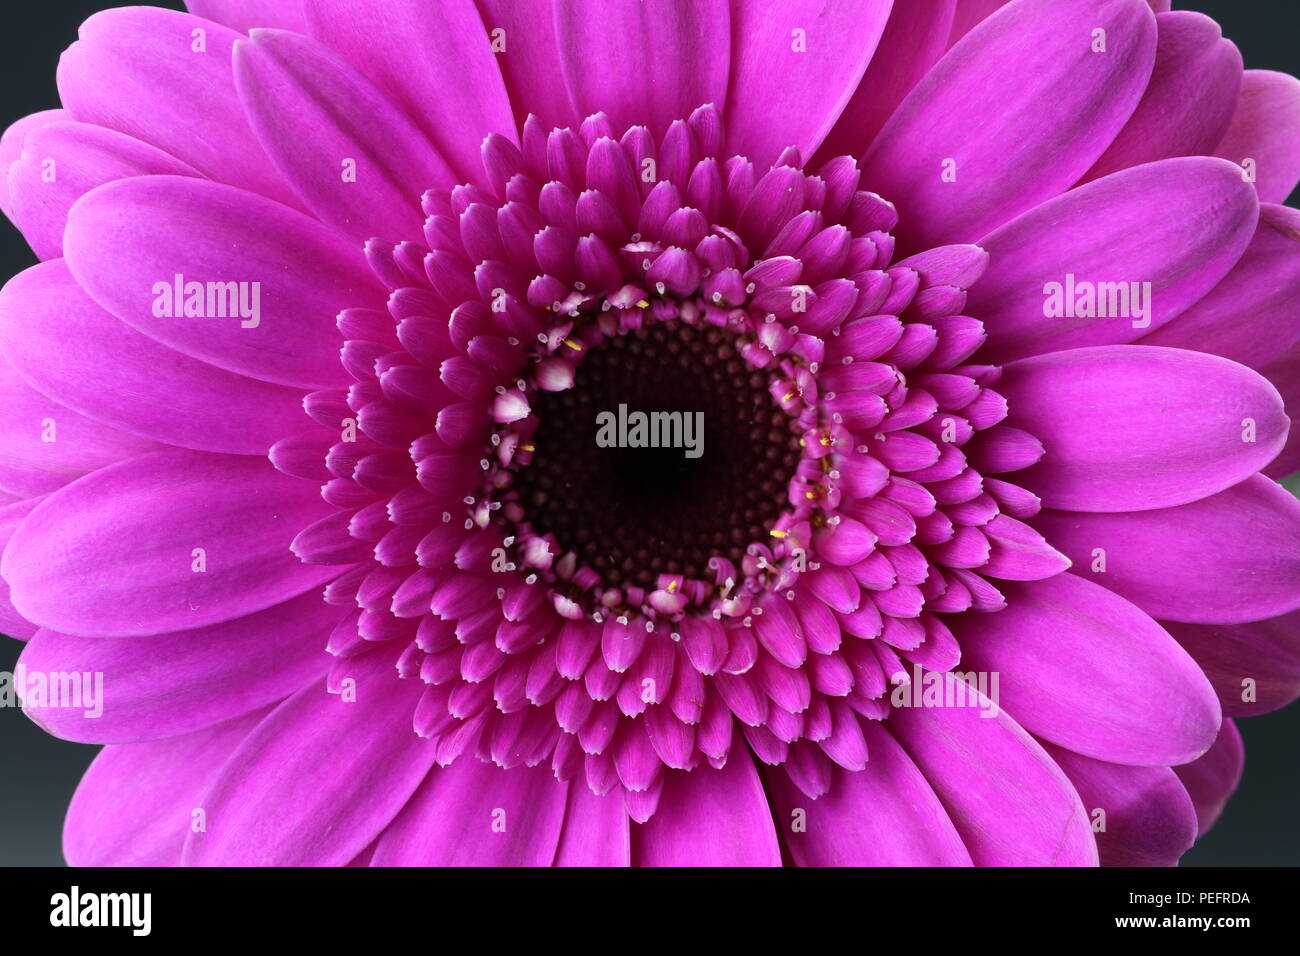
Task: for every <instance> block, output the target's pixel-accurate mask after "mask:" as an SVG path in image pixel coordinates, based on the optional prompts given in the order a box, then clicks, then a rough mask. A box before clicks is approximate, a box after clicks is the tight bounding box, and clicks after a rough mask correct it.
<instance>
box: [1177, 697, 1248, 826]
mask: <svg viewBox="0 0 1300 956" xmlns="http://www.w3.org/2000/svg"><path fill="white" fill-rule="evenodd" d="M1245 762H1246V750H1245V747H1244V746H1243V745H1242V742H1241V733H1240V732H1239V731H1238V730H1237V725H1236V723H1234V722H1233V721H1231V720H1225V721H1224V722H1223V729H1222V730H1221V731H1219V737H1218V739H1217V740H1216V741H1215V742H1214V746H1213V747H1211V748H1210V749H1209V750H1208V751H1206V753H1205V755H1204V756H1203V757H1201V759H1200V760H1196V761H1193V762H1192V763H1189V764H1185V765H1183V766H1181V767H1174V768H1173V769H1174V773H1176V774H1178V779H1179V780H1181V781H1182V782H1183V786H1184V787H1186V788H1187V793H1188V795H1190V796H1191V798H1192V803H1193V804H1194V805H1195V806H1196V819H1197V820H1198V821H1199V824H1200V826H1199V832H1198V834H1197V835H1198V836H1201V835H1204V833H1205V831H1206V830H1208V829H1210V827H1212V826H1214V823H1215V821H1216V820H1218V819H1219V814H1220V813H1222V812H1223V808H1224V806H1225V805H1226V804H1227V802H1228V797H1230V796H1232V791H1234V790H1236V789H1237V784H1238V783H1240V782H1241V770H1242V767H1243V766H1244V764H1245Z"/></svg>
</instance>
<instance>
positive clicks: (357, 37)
mask: <svg viewBox="0 0 1300 956" xmlns="http://www.w3.org/2000/svg"><path fill="white" fill-rule="evenodd" d="M307 19H308V20H309V21H310V23H311V32H312V36H314V37H316V38H317V39H319V40H322V41H323V42H325V43H326V44H328V45H329V46H330V47H332V48H333V49H334V50H336V51H337V52H338V53H339V54H341V55H342V57H343V58H344V59H345V60H347V61H348V62H349V63H351V64H352V65H353V66H354V67H356V68H357V69H358V70H360V71H361V72H362V73H364V74H365V75H366V76H367V77H368V78H369V79H370V80H371V81H372V82H373V83H374V84H375V85H376V86H377V87H379V89H380V90H381V91H383V93H385V94H386V95H387V97H388V98H389V99H390V100H391V101H392V102H393V103H394V104H396V105H397V106H398V107H399V108H400V109H402V110H403V111H404V112H405V113H406V115H407V116H409V117H410V118H411V119H412V120H414V121H415V123H416V125H417V126H419V127H420V128H421V129H422V130H423V131H424V133H425V135H426V136H428V137H429V140H430V141H431V142H432V143H433V144H434V145H435V146H436V148H437V151H438V153H439V154H441V156H442V157H443V158H445V159H446V161H447V163H448V164H449V165H450V166H451V168H452V169H453V170H455V174H456V177H457V181H458V182H479V181H481V180H482V178H483V166H482V163H481V162H480V160H479V147H480V146H481V145H482V143H483V137H485V136H487V134H488V133H500V134H502V135H504V136H506V137H507V138H509V139H510V140H511V141H515V123H514V117H513V115H512V114H511V111H510V100H509V99H508V98H507V97H506V88H505V84H504V82H503V81H502V79H501V70H500V68H499V67H498V65H497V64H498V63H499V61H500V56H501V55H498V54H494V53H493V52H492V46H491V42H490V40H489V38H488V31H487V28H486V27H485V25H484V23H483V20H482V19H481V18H480V16H479V12H478V10H477V9H475V7H474V3H473V0H439V2H438V3H384V4H376V3H373V2H371V0H311V2H309V3H308V4H307ZM511 41H513V42H514V44H515V45H516V46H519V45H521V44H522V43H524V42H525V38H524V37H522V36H514V37H512V36H510V35H508V34H507V36H506V50H507V54H508V51H509V50H510V44H511ZM554 70H555V65H554V63H551V64H548V72H554ZM434 185H441V183H438V182H429V183H425V184H424V187H423V188H428V187H430V186H434ZM411 198H415V197H414V196H413V197H411Z"/></svg>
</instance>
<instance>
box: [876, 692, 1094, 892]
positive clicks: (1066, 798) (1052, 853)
mask: <svg viewBox="0 0 1300 956" xmlns="http://www.w3.org/2000/svg"><path fill="white" fill-rule="evenodd" d="M936 677H937V678H939V679H940V680H941V681H942V682H943V686H944V687H945V689H946V692H950V693H954V694H955V692H956V690H958V689H959V688H958V687H957V685H958V684H959V683H960V682H959V681H958V680H957V678H955V677H953V676H952V675H951V674H943V675H936ZM965 687H966V685H965V684H962V685H961V688H965ZM976 696H977V697H978V695H976ZM977 704H978V705H980V706H982V707H983V708H984V710H986V711H987V709H988V707H989V704H990V702H989V701H986V700H982V699H978V700H977ZM980 713H981V710H980V709H978V708H977V707H960V706H957V707H945V706H939V707H898V708H895V709H894V710H893V711H892V712H891V714H890V716H889V730H890V733H892V734H893V735H894V736H895V737H896V738H897V739H898V742H899V743H901V744H902V745H903V747H904V748H905V749H906V750H907V752H908V754H909V755H910V756H911V758H912V760H914V761H915V762H916V765H917V767H918V768H920V770H921V772H922V773H923V774H925V778H926V780H928V781H929V783H930V785H931V786H932V787H934V790H935V793H937V794H938V796H939V799H940V800H942V801H943V804H944V806H945V807H946V808H947V810H948V816H949V817H950V818H951V819H952V822H953V824H955V825H956V827H957V832H958V833H959V834H960V835H961V838H962V841H963V842H964V843H965V844H966V848H967V849H968V850H969V851H970V855H971V859H972V860H973V861H974V863H975V865H976V866H1044V865H1051V866H1095V865H1096V863H1097V844H1096V842H1095V841H1094V840H1093V837H1092V830H1091V828H1090V827H1089V825H1088V818H1087V814H1086V811H1085V810H1084V807H1083V804H1082V803H1081V802H1080V801H1079V795H1078V794H1077V793H1075V791H1074V787H1073V786H1071V784H1070V781H1069V780H1068V779H1067V778H1066V776H1065V774H1064V773H1062V772H1061V769H1060V768H1059V767H1057V766H1056V764H1055V763H1053V762H1052V759H1051V758H1050V757H1048V756H1047V754H1046V753H1045V752H1044V751H1043V748H1042V747H1040V746H1039V745H1038V743H1037V742H1036V741H1035V740H1034V739H1033V738H1032V737H1030V736H1029V734H1027V733H1025V731H1024V730H1023V729H1021V727H1020V725H1019V724H1017V723H1016V722H1015V721H1014V720H1012V719H1011V718H1010V717H1009V716H1008V715H1007V713H1006V712H1005V711H1000V712H998V713H997V715H996V716H992V717H987V718H986V717H981V716H980ZM868 769H869V768H868Z"/></svg>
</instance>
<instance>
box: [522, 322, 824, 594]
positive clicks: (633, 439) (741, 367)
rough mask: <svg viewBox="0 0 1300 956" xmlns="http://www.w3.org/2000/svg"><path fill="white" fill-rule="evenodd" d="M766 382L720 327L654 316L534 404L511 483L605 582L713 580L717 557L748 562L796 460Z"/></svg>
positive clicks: (528, 515) (536, 525)
mask: <svg viewBox="0 0 1300 956" xmlns="http://www.w3.org/2000/svg"><path fill="white" fill-rule="evenodd" d="M770 381H771V379H770V376H769V375H768V374H767V373H765V372H763V371H761V370H758V369H755V368H754V367H753V366H752V365H750V364H749V363H748V362H746V361H745V359H744V358H742V357H741V356H740V354H739V353H738V352H737V350H736V347H735V343H734V340H733V337H732V335H731V334H730V333H728V332H725V331H723V330H720V329H713V328H695V327H692V326H689V325H686V324H685V323H682V322H679V321H669V322H651V323H649V324H647V325H646V326H644V327H642V328H640V329H635V330H632V331H629V332H627V333H625V334H623V335H618V336H615V337H614V338H612V339H609V340H607V341H605V342H604V343H602V344H601V345H600V346H598V347H596V348H594V349H592V350H591V351H590V353H589V354H588V355H586V356H585V358H584V359H583V361H582V364H581V365H580V366H579V367H578V370H577V374H576V377H575V380H574V386H573V387H572V388H570V389H568V390H566V391H562V392H540V393H538V395H537V398H536V400H535V401H534V402H533V413H534V414H535V415H536V416H537V419H538V422H539V424H538V426H537V430H536V431H535V432H534V433H533V436H532V439H531V444H532V446H533V448H534V451H533V457H532V460H531V462H529V463H528V464H527V465H525V466H522V467H520V468H519V470H518V472H517V474H516V478H515V489H516V490H517V491H518V493H519V496H520V501H521V503H522V506H523V509H524V515H525V521H526V522H527V523H528V524H529V525H530V526H531V528H532V530H533V531H534V533H536V534H539V535H542V536H546V535H548V534H552V535H554V537H555V540H556V542H557V543H558V545H559V548H560V550H561V552H562V553H563V552H568V551H572V552H573V553H575V554H576V555H577V557H578V559H579V563H580V564H583V565H586V566H587V567H589V568H591V569H592V570H594V571H595V572H596V573H597V574H598V575H599V576H600V578H601V581H602V584H603V585H604V586H605V587H614V588H627V587H639V588H642V589H645V590H652V589H654V588H655V587H656V586H657V582H658V578H659V575H661V574H681V575H685V576H686V577H688V578H696V579H699V578H704V577H708V576H709V574H708V565H709V560H710V559H711V558H713V557H715V556H717V557H723V558H726V559H728V560H730V561H731V562H732V563H733V564H736V565H739V564H740V562H741V560H742V558H743V557H744V554H745V549H746V548H747V547H748V546H749V545H750V544H752V543H754V542H761V541H763V540H765V539H766V538H767V534H768V529H769V528H770V526H771V524H772V523H773V522H774V521H775V520H776V518H777V517H778V515H779V514H780V513H781V511H782V509H783V507H784V506H785V495H786V488H787V487H788V485H789V482H790V479H791V477H792V475H793V473H794V469H795V467H796V465H797V464H798V461H799V435H798V431H797V429H796V427H795V420H794V419H792V418H791V417H790V416H789V415H787V414H786V413H785V412H784V411H782V410H781V409H780V408H779V407H778V406H777V404H776V402H775V401H774V400H773V399H772V397H771V395H770V394H769V386H770ZM602 428H603V429H604V431H603V433H602ZM611 440H612V441H611Z"/></svg>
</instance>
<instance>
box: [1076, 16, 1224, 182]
mask: <svg viewBox="0 0 1300 956" xmlns="http://www.w3.org/2000/svg"><path fill="white" fill-rule="evenodd" d="M1156 28H1157V30H1158V35H1157V36H1158V39H1157V44H1156V63H1155V69H1154V70H1153V71H1152V73H1151V82H1150V83H1148V84H1147V89H1146V92H1145V93H1144V94H1143V95H1142V101H1141V102H1140V103H1138V107H1137V109H1136V110H1134V111H1133V116H1132V117H1131V118H1130V119H1129V121H1128V124H1127V125H1126V126H1125V127H1124V128H1123V129H1122V130H1120V133H1119V135H1118V136H1116V137H1115V141H1114V142H1113V143H1111V144H1110V148H1109V149H1107V150H1106V152H1105V153H1104V154H1103V155H1102V157H1101V159H1099V160H1097V162H1096V163H1095V164H1094V165H1093V167H1092V169H1090V170H1088V173H1087V175H1085V176H1084V180H1085V181H1087V180H1092V179H1097V178H1099V177H1101V176H1106V175H1108V174H1110V173H1113V172H1116V171H1118V170H1121V169H1125V168H1127V167H1129V166H1137V165H1140V164H1142V163H1150V162H1154V161H1155V160H1158V159H1168V158H1169V157H1171V156H1204V155H1208V154H1211V153H1213V152H1214V147H1215V146H1217V145H1218V143H1219V142H1220V141H1221V140H1222V139H1223V134H1224V133H1226V132H1227V130H1228V123H1229V122H1231V120H1232V114H1233V111H1234V110H1235V109H1236V106H1237V93H1238V91H1239V90H1240V88H1241V53H1240V52H1239V51H1238V50H1237V47H1236V46H1235V45H1234V44H1233V43H1232V42H1230V41H1228V40H1225V39H1224V38H1223V34H1222V32H1221V31H1220V30H1219V25H1218V24H1217V23H1215V22H1214V21H1213V20H1211V19H1210V18H1209V17H1207V16H1205V15H1203V14H1200V13H1193V12H1192V11H1190V10H1178V11H1176V12H1173V13H1162V14H1160V15H1159V16H1157V17H1156Z"/></svg>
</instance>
